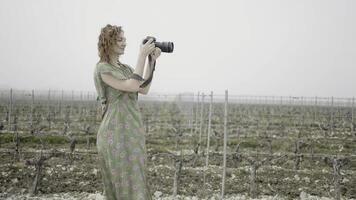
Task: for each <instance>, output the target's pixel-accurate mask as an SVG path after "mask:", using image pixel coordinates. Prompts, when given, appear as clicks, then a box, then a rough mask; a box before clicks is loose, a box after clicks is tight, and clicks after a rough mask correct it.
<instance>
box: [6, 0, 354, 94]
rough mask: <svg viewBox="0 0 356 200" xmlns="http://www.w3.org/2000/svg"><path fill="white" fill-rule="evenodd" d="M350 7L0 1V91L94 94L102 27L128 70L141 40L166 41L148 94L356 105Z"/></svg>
mask: <svg viewBox="0 0 356 200" xmlns="http://www.w3.org/2000/svg"><path fill="white" fill-rule="evenodd" d="M355 10H356V1H354V0H333V1H331V0H246V1H238V0H194V1H193V0H189V1H188V0H179V1H167V0H150V1H138V0H126V1H114V0H100V1H99V0H98V1H93V0H92V1H90V0H75V1H73V0H51V1H49V0H36V1H34V0H33V1H28V0H2V1H1V2H0V27H1V31H0V44H1V45H0V55H1V59H0V87H1V88H8V87H13V88H16V89H46V90H47V89H49V88H51V89H64V90H85V91H95V87H94V82H93V70H94V67H95V64H96V62H97V61H98V56H97V39H98V36H99V33H100V29H101V28H102V27H103V26H105V25H106V24H108V23H110V24H116V25H121V26H123V28H124V31H125V36H126V38H127V43H128V45H127V48H126V50H125V51H126V52H125V55H123V57H122V59H121V60H122V62H125V63H128V64H130V65H131V66H132V67H135V65H136V60H137V55H138V50H139V43H140V42H141V40H142V39H143V38H144V37H145V36H146V35H152V36H156V37H157V39H158V40H160V41H172V42H174V44H175V49H174V52H173V53H172V54H165V53H162V55H161V57H160V58H159V60H158V63H157V67H156V71H155V78H154V80H153V83H152V86H151V92H159V93H172V92H173V93H178V92H187V91H190V92H197V91H202V92H206V93H207V92H210V91H211V90H212V91H214V93H219V94H223V93H224V90H225V89H228V90H229V94H241V95H293V96H315V95H317V96H338V97H352V96H356V91H355V86H356V78H355V74H356V69H355V67H356V39H355V35H356V12H355Z"/></svg>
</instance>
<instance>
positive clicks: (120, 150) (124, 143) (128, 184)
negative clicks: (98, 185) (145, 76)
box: [94, 62, 152, 200]
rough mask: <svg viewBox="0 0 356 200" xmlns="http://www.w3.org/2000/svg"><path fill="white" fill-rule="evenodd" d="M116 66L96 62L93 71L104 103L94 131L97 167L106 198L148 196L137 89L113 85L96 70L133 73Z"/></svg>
mask: <svg viewBox="0 0 356 200" xmlns="http://www.w3.org/2000/svg"><path fill="white" fill-rule="evenodd" d="M121 67H122V68H117V67H115V66H112V65H110V64H108V63H104V62H102V63H98V64H97V65H96V68H95V72H94V82H95V87H96V90H97V93H98V98H97V100H98V101H100V102H102V103H103V105H105V106H106V109H105V110H103V112H104V113H103V118H102V122H101V124H100V126H99V130H98V134H97V149H98V157H99V169H100V171H101V174H102V177H103V183H104V191H105V196H106V198H107V200H141V199H142V200H151V199H152V195H151V192H150V189H149V185H148V183H147V178H146V174H147V171H146V159H147V156H146V155H147V153H146V152H147V151H146V146H145V131H144V125H143V122H142V116H141V113H140V110H139V106H138V103H137V97H138V92H126V91H120V90H117V89H114V88H112V87H110V86H109V85H107V84H106V83H104V82H103V81H102V79H101V76H100V74H102V73H107V74H111V75H113V76H114V77H116V78H117V79H120V80H127V79H129V78H130V76H131V75H132V73H133V71H134V70H133V69H132V68H131V67H130V66H128V65H121Z"/></svg>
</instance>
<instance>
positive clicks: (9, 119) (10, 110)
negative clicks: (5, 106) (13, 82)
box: [8, 88, 13, 131]
mask: <svg viewBox="0 0 356 200" xmlns="http://www.w3.org/2000/svg"><path fill="white" fill-rule="evenodd" d="M12 98H13V96H12V88H11V89H10V105H9V115H8V130H9V131H11V114H12V103H13V102H12Z"/></svg>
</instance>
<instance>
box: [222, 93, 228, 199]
mask: <svg viewBox="0 0 356 200" xmlns="http://www.w3.org/2000/svg"><path fill="white" fill-rule="evenodd" d="M227 105H228V91H227V90H225V111H224V160H223V174H222V182H221V198H220V199H224V190H225V175H226V145H227V108H228V107H227Z"/></svg>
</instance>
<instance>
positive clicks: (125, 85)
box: [101, 39, 155, 92]
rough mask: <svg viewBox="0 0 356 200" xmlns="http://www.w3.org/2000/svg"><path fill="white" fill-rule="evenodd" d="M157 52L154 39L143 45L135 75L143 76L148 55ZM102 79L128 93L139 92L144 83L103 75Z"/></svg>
mask: <svg viewBox="0 0 356 200" xmlns="http://www.w3.org/2000/svg"><path fill="white" fill-rule="evenodd" d="M154 50H155V45H154V43H152V39H150V40H148V42H146V43H145V44H142V45H141V48H140V53H139V56H138V59H137V64H136V68H135V71H134V73H135V74H138V75H139V76H142V73H143V68H144V66H145V62H146V58H147V55H148V54H150V53H152V52H153V51H154ZM101 79H102V80H103V81H104V82H105V83H106V84H108V85H109V86H111V87H113V88H115V89H117V90H122V91H127V92H139V91H140V89H141V88H140V85H141V84H142V83H143V81H139V80H136V79H128V80H119V79H117V78H115V77H114V76H112V75H110V74H104V73H103V74H101Z"/></svg>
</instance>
